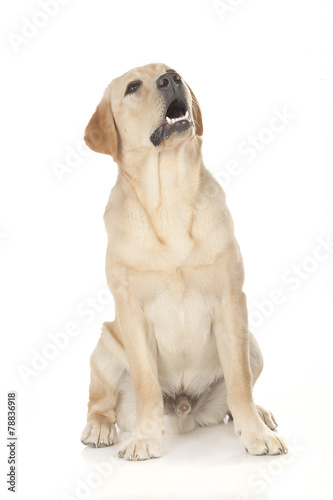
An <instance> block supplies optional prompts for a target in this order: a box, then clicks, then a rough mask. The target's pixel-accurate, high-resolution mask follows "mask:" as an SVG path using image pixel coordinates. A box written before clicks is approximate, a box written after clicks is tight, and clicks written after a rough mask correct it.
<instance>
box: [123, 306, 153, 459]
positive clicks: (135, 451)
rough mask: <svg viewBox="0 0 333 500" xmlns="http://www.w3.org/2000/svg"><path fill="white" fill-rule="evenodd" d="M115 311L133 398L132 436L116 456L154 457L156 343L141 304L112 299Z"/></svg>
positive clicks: (126, 457)
mask: <svg viewBox="0 0 333 500" xmlns="http://www.w3.org/2000/svg"><path fill="white" fill-rule="evenodd" d="M116 311H117V317H118V321H119V325H120V330H121V334H122V339H123V342H124V346H125V352H126V356H127V359H128V363H129V367H130V375H131V380H132V384H133V387H134V392H135V399H136V423H135V427H134V430H133V437H132V438H131V439H130V440H128V441H127V442H126V443H124V445H123V447H122V449H121V450H120V452H119V456H120V457H123V458H125V459H127V460H146V459H148V458H157V457H160V456H161V453H162V432H163V398H162V392H161V388H160V385H159V382H158V373H157V348H156V343H155V342H154V341H153V340H152V339H149V338H148V328H147V324H146V319H145V317H144V314H143V311H142V308H140V307H139V305H137V304H136V303H135V300H134V299H133V298H130V300H126V301H125V300H117V299H116Z"/></svg>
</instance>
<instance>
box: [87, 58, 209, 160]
mask: <svg viewBox="0 0 333 500" xmlns="http://www.w3.org/2000/svg"><path fill="white" fill-rule="evenodd" d="M202 133H203V125H202V117H201V111H200V107H199V104H198V101H197V99H196V97H195V95H194V94H193V92H192V91H191V89H190V87H189V86H188V85H187V84H186V83H185V82H184V81H183V79H182V78H181V76H180V75H179V74H178V73H177V72H176V71H175V70H173V69H171V68H169V67H168V66H166V65H164V64H149V65H147V66H142V67H140V68H135V69H133V70H131V71H129V72H128V73H125V74H124V75H122V76H120V77H119V78H116V79H115V80H112V82H111V83H110V85H109V86H108V87H107V89H106V90H105V93H104V96H103V98H102V100H101V102H100V103H99V105H98V106H97V108H96V111H95V113H94V114H93V116H92V118H91V119H90V122H89V123H88V125H87V128H86V131H85V137H84V138H85V141H86V143H87V145H88V146H89V147H90V148H91V149H92V150H93V151H97V152H98V153H105V154H109V155H111V156H112V157H113V159H114V160H115V161H117V158H118V157H119V153H120V152H122V153H126V151H138V150H139V149H140V148H142V147H145V148H151V149H154V150H163V149H169V148H172V147H176V146H177V145H178V144H179V143H180V142H182V141H185V140H188V139H190V138H192V137H193V136H194V135H195V134H197V135H199V136H200V135H202Z"/></svg>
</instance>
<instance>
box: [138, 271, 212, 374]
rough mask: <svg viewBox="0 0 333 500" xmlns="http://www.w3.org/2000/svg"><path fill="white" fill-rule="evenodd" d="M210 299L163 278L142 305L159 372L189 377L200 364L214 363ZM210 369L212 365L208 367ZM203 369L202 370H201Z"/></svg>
mask: <svg viewBox="0 0 333 500" xmlns="http://www.w3.org/2000/svg"><path fill="white" fill-rule="evenodd" d="M212 307H213V304H212V302H211V300H207V297H205V295H204V294H203V293H202V292H200V290H198V289H196V288H194V287H191V286H190V285H189V284H187V283H186V282H184V281H183V280H181V279H179V280H177V279H176V278H174V279H165V280H164V282H163V283H161V286H160V287H159V290H156V294H154V297H153V298H151V299H150V300H148V301H147V303H146V304H145V308H144V309H145V315H146V319H147V322H148V326H149V331H150V334H151V335H152V336H153V337H154V338H155V339H156V344H157V348H158V356H159V370H160V372H161V371H162V372H163V371H165V372H168V366H169V365H170V366H172V370H174V374H175V375H176V373H178V375H179V377H178V378H180V379H181V378H182V377H184V375H185V377H186V373H187V376H189V377H190V371H191V370H194V373H195V372H196V371H197V369H198V365H199V364H200V363H202V362H204V364H206V368H207V366H209V364H210V363H212V362H213V364H214V363H216V358H217V354H216V346H215V339H214V335H213V333H212V315H213V312H212ZM210 366H211V364H210ZM203 369H205V368H203Z"/></svg>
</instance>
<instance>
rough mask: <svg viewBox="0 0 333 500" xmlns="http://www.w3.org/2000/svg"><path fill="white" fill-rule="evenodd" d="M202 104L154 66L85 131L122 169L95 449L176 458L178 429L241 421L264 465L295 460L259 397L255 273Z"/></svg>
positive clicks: (129, 80)
mask: <svg viewBox="0 0 333 500" xmlns="http://www.w3.org/2000/svg"><path fill="white" fill-rule="evenodd" d="M202 134H203V125H202V117H201V111H200V107H199V104H198V101H197V99H196V98H195V96H194V94H193V92H192V91H191V89H190V87H189V86H188V85H187V84H186V83H185V82H184V80H183V79H182V77H181V76H180V75H179V74H178V73H177V72H176V71H174V70H173V69H171V68H169V67H168V66H166V65H164V64H150V65H147V66H143V67H140V68H136V69H133V70H132V71H129V72H128V73H126V74H124V75H123V76H121V77H119V78H116V79H115V80H113V81H112V82H111V84H110V85H109V86H108V87H107V89H106V91H105V93H104V96H103V98H102V100H101V102H100V103H99V105H98V106H97V109H96V111H95V113H94V115H93V116H92V118H91V120H90V122H89V124H88V126H87V128H86V133H85V141H86V143H87V144H88V146H89V147H90V148H91V149H93V150H94V151H97V152H99V153H104V154H108V155H111V156H112V157H113V160H114V161H115V162H117V163H118V165H119V175H118V179H117V182H116V185H115V186H114V188H113V189H112V191H111V194H110V199H109V202H108V204H107V207H106V211H105V215H104V220H105V226H106V230H107V233H108V247H107V254H106V275H107V281H108V285H109V287H110V290H111V292H112V294H113V296H114V300H115V309H116V315H115V319H114V321H113V322H112V323H104V325H103V329H102V334H101V338H100V340H99V342H98V344H97V347H96V348H95V350H94V352H93V354H92V357H91V383H90V400H89V404H88V423H87V425H86V427H85V428H84V430H83V433H82V437H81V440H82V442H83V443H84V444H86V445H91V446H96V447H100V446H109V445H112V444H113V443H115V442H116V439H117V431H116V424H117V426H118V427H119V429H121V430H124V431H131V433H132V434H131V435H132V437H131V439H129V440H128V441H127V442H125V443H124V444H123V445H122V447H121V450H120V452H119V456H121V457H124V458H125V459H128V460H145V459H148V458H155V457H159V456H160V455H161V453H162V434H163V432H164V429H165V430H166V431H173V432H185V431H189V430H192V429H194V428H195V427H198V426H203V425H209V424H217V423H220V422H222V421H223V419H224V417H225V416H226V415H229V416H230V417H231V418H233V421H234V426H235V431H236V434H237V436H239V438H240V440H241V441H242V443H243V446H244V447H245V449H246V450H247V451H248V452H249V453H251V454H254V455H262V454H280V453H286V452H287V445H286V443H285V441H284V439H283V438H282V437H281V436H279V435H278V434H277V433H276V432H275V431H273V429H274V428H275V427H276V425H277V424H276V422H275V419H274V417H273V415H272V414H271V413H270V412H268V411H266V410H265V409H264V408H262V407H259V406H256V405H255V404H254V401H253V397H252V388H253V385H254V383H255V381H256V380H257V378H258V377H259V375H260V372H261V370H262V366H263V360H262V355H261V352H260V349H259V347H258V344H257V342H256V341H255V339H254V337H253V336H252V334H251V333H250V332H249V330H248V318H247V307H246V297H245V294H244V293H243V291H242V286H243V280H244V271H243V264H242V258H241V254H240V251H239V247H238V244H237V242H236V239H235V236H234V229H233V222H232V219H231V216H230V213H229V211H228V208H227V206H226V202H225V195H224V192H223V190H222V188H221V187H220V185H219V184H218V182H217V181H216V180H215V179H214V178H213V176H212V175H211V174H210V172H209V171H208V170H207V169H206V168H205V167H204V165H203V161H202V157H201V142H202V139H201V136H202Z"/></svg>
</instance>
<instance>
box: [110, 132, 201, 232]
mask: <svg viewBox="0 0 333 500" xmlns="http://www.w3.org/2000/svg"><path fill="white" fill-rule="evenodd" d="M119 167H120V168H119V178H118V181H119V182H121V183H125V184H127V185H130V187H131V189H133V190H134V192H135V195H136V197H137V199H138V201H139V202H140V204H141V205H142V207H143V208H144V210H145V212H146V213H147V215H148V217H149V220H150V222H151V224H152V226H153V227H154V228H159V233H161V229H160V228H164V230H163V231H162V233H163V234H160V237H161V239H165V238H166V237H167V234H168V233H169V231H170V232H171V231H173V233H174V232H175V231H176V232H184V229H185V230H186V231H187V232H189V233H190V229H191V224H192V221H193V214H194V207H195V202H196V198H197V194H198V190H199V187H200V179H201V174H202V170H203V168H204V167H203V164H202V157H201V138H199V137H194V138H193V139H192V140H190V141H184V142H183V143H181V144H179V145H178V146H177V147H175V148H172V149H167V150H163V151H160V152H155V151H149V152H148V151H147V152H143V153H141V157H140V158H138V153H137V152H133V153H132V154H131V152H128V153H126V156H125V158H123V159H122V162H121V163H120V165H119ZM177 229H178V230H177Z"/></svg>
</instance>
